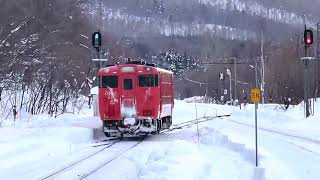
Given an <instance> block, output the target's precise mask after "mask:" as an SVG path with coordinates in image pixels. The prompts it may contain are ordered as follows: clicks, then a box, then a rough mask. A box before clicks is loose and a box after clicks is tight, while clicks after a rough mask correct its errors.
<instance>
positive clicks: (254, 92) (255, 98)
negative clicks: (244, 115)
mask: <svg viewBox="0 0 320 180" xmlns="http://www.w3.org/2000/svg"><path fill="white" fill-rule="evenodd" d="M260 94H261V90H260V89H257V88H255V89H251V102H254V104H255V110H254V117H255V141H256V167H258V125H257V124H258V103H259V102H260V101H261V96H260Z"/></svg>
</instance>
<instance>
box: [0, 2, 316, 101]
mask: <svg viewBox="0 0 320 180" xmlns="http://www.w3.org/2000/svg"><path fill="white" fill-rule="evenodd" d="M309 2H310V3H311V2H312V3H313V6H309V5H308V3H309ZM319 5H320V2H318V1H314V0H307V1H303V2H302V1H298V0H297V1H291V0H290V1H289V0H283V1H275V0H273V1H263V0H255V1H244V0H230V1H225V0H176V1H169V0H130V1H128V0H103V1H98V0H87V1H83V0H56V1H49V0H47V1H34V0H12V1H5V0H1V1H0V70H1V71H0V83H1V85H0V86H1V88H4V89H13V88H15V89H23V90H26V91H27V90H28V89H29V90H32V92H33V93H35V94H38V95H37V96H36V97H37V98H36V99H35V101H37V102H40V101H43V100H44V99H50V103H53V102H51V101H53V100H52V99H54V98H53V97H54V96H56V97H58V96H59V95H61V94H66V95H68V96H71V95H72V94H73V95H74V94H77V93H84V94H86V95H87V93H88V91H87V90H88V89H87V88H88V84H90V83H89V82H90V81H91V80H92V78H93V77H94V75H95V74H94V73H95V68H96V66H95V64H94V63H93V62H91V58H92V52H91V45H90V38H91V33H92V32H93V31H96V30H100V31H101V32H102V34H103V45H104V46H105V53H104V54H105V57H106V58H108V59H109V62H108V64H113V63H115V62H125V59H126V58H127V57H131V58H134V59H143V60H145V61H150V62H154V63H156V64H158V65H159V66H161V67H164V68H167V69H171V70H173V71H174V72H175V73H176V80H177V83H176V88H175V89H176V95H177V98H178V97H181V98H182V97H187V96H191V95H204V94H205V92H207V95H208V96H212V97H215V98H218V97H219V93H220V92H219V89H220V87H219V72H223V71H225V68H226V66H229V65H214V66H205V65H203V62H212V61H216V60H217V59H221V58H227V59H228V58H236V59H239V60H245V61H247V62H248V63H249V64H251V65H254V64H255V60H257V59H258V57H260V56H261V50H260V44H261V34H262V36H263V39H264V54H265V58H266V71H265V74H266V88H267V89H266V96H267V97H270V98H272V99H273V100H276V101H281V100H282V97H283V96H294V97H296V98H297V99H296V101H297V102H298V101H299V100H300V99H299V98H301V97H302V94H301V91H302V86H301V83H302V78H301V77H302V65H301V64H300V61H299V55H300V54H301V52H302V45H301V38H300V40H299V39H298V37H299V36H298V35H300V37H301V35H302V33H301V32H302V30H303V23H304V22H306V23H307V24H308V25H309V26H312V27H314V26H315V24H316V23H317V22H318V21H319V18H318V17H319V15H320V12H319V11H317V9H316V7H319ZM249 64H242V65H238V69H237V76H238V80H239V81H241V82H244V83H239V84H238V87H237V89H236V91H237V93H238V94H241V93H242V92H246V91H248V89H249V88H250V87H251V86H253V85H254V81H255V79H254V71H253V69H251V68H250V66H249ZM230 67H232V68H233V65H230ZM314 73H316V72H314ZM184 79H192V80H194V81H198V82H207V83H210V84H209V85H208V86H207V88H205V86H199V84H197V83H192V82H190V81H186V80H184ZM289 84H290V86H289ZM226 85H227V84H226ZM187 86H188V87H187ZM208 89H209V90H208ZM313 90H315V88H313ZM234 91H235V90H234ZM234 93H235V92H234ZM310 93H313V92H310ZM239 98H241V97H239ZM41 99H43V100H41ZM47 102H49V100H47Z"/></svg>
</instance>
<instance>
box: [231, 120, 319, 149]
mask: <svg viewBox="0 0 320 180" xmlns="http://www.w3.org/2000/svg"><path fill="white" fill-rule="evenodd" d="M228 121H230V122H233V123H236V124H240V125H243V126H247V127H251V128H254V126H253V125H251V124H246V123H242V122H238V121H235V120H231V119H229V120H228ZM258 129H259V130H262V131H265V132H270V133H273V134H279V135H282V136H287V137H291V138H295V139H299V140H303V141H307V142H311V143H314V144H318V145H320V140H318V139H312V138H308V137H303V136H298V135H294V134H289V133H285V132H281V131H277V130H272V129H267V128H262V127H258Z"/></svg>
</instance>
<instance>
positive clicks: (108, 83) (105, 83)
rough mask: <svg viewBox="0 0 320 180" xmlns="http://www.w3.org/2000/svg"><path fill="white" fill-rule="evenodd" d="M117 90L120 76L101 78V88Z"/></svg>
mask: <svg viewBox="0 0 320 180" xmlns="http://www.w3.org/2000/svg"><path fill="white" fill-rule="evenodd" d="M108 87H110V88H117V87H118V76H99V88H108Z"/></svg>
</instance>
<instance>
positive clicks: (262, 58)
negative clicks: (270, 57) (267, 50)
mask: <svg viewBox="0 0 320 180" xmlns="http://www.w3.org/2000/svg"><path fill="white" fill-rule="evenodd" d="M263 48H264V38H263V32H262V31H261V71H262V72H261V98H262V104H264V103H265V102H264V84H265V82H264V54H263V51H264V50H263Z"/></svg>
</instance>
